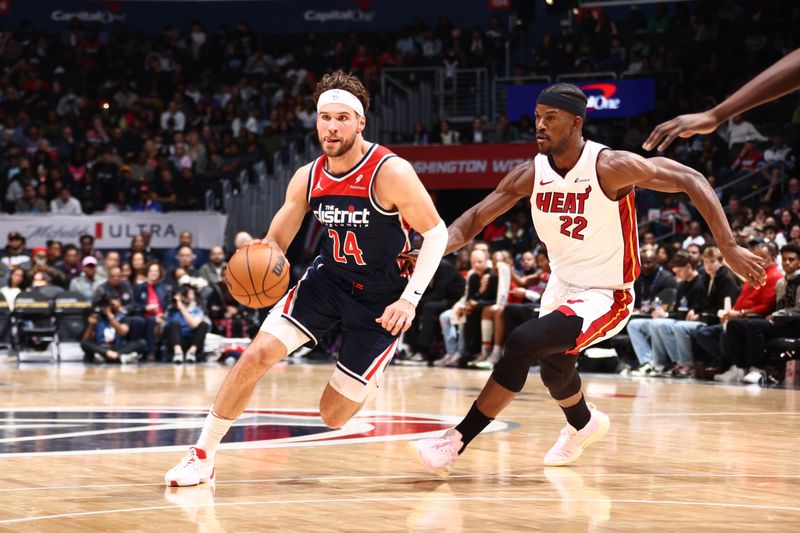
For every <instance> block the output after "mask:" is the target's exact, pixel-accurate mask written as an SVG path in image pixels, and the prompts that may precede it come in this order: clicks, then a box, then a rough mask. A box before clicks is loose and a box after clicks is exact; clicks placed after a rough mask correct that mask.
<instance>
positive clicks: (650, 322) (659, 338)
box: [628, 250, 705, 377]
mask: <svg viewBox="0 0 800 533" xmlns="http://www.w3.org/2000/svg"><path fill="white" fill-rule="evenodd" d="M671 266H672V272H673V273H674V274H675V277H676V278H677V279H678V281H679V283H678V287H677V291H676V296H675V302H676V304H677V305H674V306H670V307H672V309H675V308H677V310H678V311H679V312H686V313H687V316H689V317H691V318H694V317H695V316H699V315H700V313H701V310H702V307H703V297H704V295H705V292H704V290H703V277H702V276H701V275H700V273H699V272H697V268H696V267H695V264H694V262H692V259H691V257H690V256H689V253H688V252H686V251H685V250H680V251H678V252H677V253H676V254H675V256H674V257H673V258H672V263H671ZM690 311H691V313H692V314H691V315H689V312H690ZM650 316H651V318H646V319H641V318H636V319H633V320H631V321H630V322H628V335H629V336H630V339H631V344H632V345H633V351H634V352H635V353H636V358H637V359H638V360H639V369H638V370H634V371H633V372H632V375H634V376H649V375H653V374H660V373H665V374H666V375H673V376H676V377H686V376H689V375H691V373H692V368H693V360H692V359H691V351H689V352H688V353H686V352H682V351H678V350H675V351H670V350H669V349H668V348H672V347H674V346H675V334H674V331H675V328H676V324H677V321H676V320H675V319H673V318H669V313H668V311H667V310H666V309H664V307H663V306H660V305H658V306H654V307H653V310H652V312H651V314H650ZM670 359H672V361H674V365H673V366H672V367H671V368H670V367H669V360H670Z"/></svg>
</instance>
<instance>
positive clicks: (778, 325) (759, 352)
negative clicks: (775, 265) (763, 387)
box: [720, 244, 800, 383]
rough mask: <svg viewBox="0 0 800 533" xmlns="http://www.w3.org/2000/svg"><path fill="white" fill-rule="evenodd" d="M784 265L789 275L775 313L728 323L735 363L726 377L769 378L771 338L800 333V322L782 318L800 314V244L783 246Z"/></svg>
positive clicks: (777, 297) (778, 287) (750, 380)
mask: <svg viewBox="0 0 800 533" xmlns="http://www.w3.org/2000/svg"><path fill="white" fill-rule="evenodd" d="M781 264H782V265H783V269H784V272H786V276H785V277H784V278H783V279H780V280H779V281H778V283H777V285H776V286H775V309H776V310H775V312H774V313H772V314H770V315H768V316H767V317H766V319H762V318H732V319H731V320H730V321H729V322H728V327H727V329H726V331H725V338H726V340H727V345H726V350H727V351H728V352H729V354H730V358H731V360H732V361H733V365H731V368H730V369H729V370H728V372H726V373H725V374H723V376H727V375H728V374H730V375H731V376H734V377H736V378H738V377H739V376H742V378H741V379H742V381H744V382H745V383H763V382H764V381H765V380H766V373H765V372H764V370H763V368H764V353H765V351H766V343H767V341H769V340H770V339H774V338H777V337H789V336H794V335H795V334H796V333H797V326H798V323H800V322H794V323H792V324H789V323H787V322H785V321H784V322H783V323H782V322H780V320H781V319H782V318H784V317H800V290H798V289H800V247H798V246H796V245H793V244H790V245H786V246H784V247H783V248H781ZM748 369H749V370H748ZM720 379H721V380H723V378H720ZM725 380H726V381H727V379H725Z"/></svg>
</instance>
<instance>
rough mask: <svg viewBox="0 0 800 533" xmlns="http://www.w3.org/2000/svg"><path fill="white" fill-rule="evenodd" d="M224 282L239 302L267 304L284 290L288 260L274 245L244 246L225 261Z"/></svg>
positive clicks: (255, 304)
mask: <svg viewBox="0 0 800 533" xmlns="http://www.w3.org/2000/svg"><path fill="white" fill-rule="evenodd" d="M225 284H226V285H227V286H228V290H229V291H230V293H231V296H233V297H234V298H235V299H236V301H237V302H239V303H240V304H242V305H245V306H247V307H252V308H254V309H260V308H262V307H269V306H271V305H273V304H274V303H275V302H277V301H278V300H280V299H281V298H282V297H283V295H284V294H286V289H287V288H288V287H289V261H287V260H286V257H285V256H284V255H283V254H282V253H281V252H280V250H278V249H277V248H275V247H273V246H267V245H266V244H251V245H249V246H243V247H241V248H239V249H238V250H236V253H235V254H233V257H231V260H230V261H229V262H228V268H227V270H226V271H225Z"/></svg>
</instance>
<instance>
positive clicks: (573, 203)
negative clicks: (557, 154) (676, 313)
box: [531, 141, 639, 289]
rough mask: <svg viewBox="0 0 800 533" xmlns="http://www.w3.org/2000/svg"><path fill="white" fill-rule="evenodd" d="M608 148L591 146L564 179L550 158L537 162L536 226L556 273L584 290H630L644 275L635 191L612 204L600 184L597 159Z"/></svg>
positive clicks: (540, 157) (540, 156) (533, 202)
mask: <svg viewBox="0 0 800 533" xmlns="http://www.w3.org/2000/svg"><path fill="white" fill-rule="evenodd" d="M606 148H607V147H606V146H603V145H602V144H599V143H596V142H592V141H586V144H585V145H584V147H583V153H581V156H580V158H579V159H578V163H577V164H576V165H575V166H574V167H573V168H572V169H571V170H570V171H569V172H568V173H567V175H566V176H564V177H561V175H560V174H559V173H558V172H556V171H555V170H554V169H553V168H552V167H551V166H550V161H549V160H548V157H547V156H546V155H543V154H538V155H537V156H536V157H535V158H534V160H533V162H534V169H535V172H536V174H535V176H534V178H535V181H534V183H533V194H532V196H531V213H532V215H533V225H534V227H535V228H536V233H537V234H538V236H539V238H540V239H541V240H542V241H543V242H544V243H545V245H546V246H547V253H548V256H549V257H550V268H551V269H552V271H553V273H554V274H556V275H557V276H558V278H559V279H561V280H562V281H565V282H566V283H569V284H571V285H576V286H578V287H596V288H614V289H616V288H624V287H629V286H630V285H631V284H632V283H633V281H634V280H635V279H636V277H637V276H638V275H639V239H638V235H637V231H636V209H635V208H634V203H633V199H634V192H633V190H631V192H630V193H629V194H628V195H626V196H625V197H624V198H622V199H621V200H619V201H613V200H609V199H608V197H607V196H606V195H605V194H604V193H603V191H602V189H601V188H600V183H599V182H598V180H597V168H596V164H597V156H598V155H599V154H600V152H601V151H602V150H605V149H606Z"/></svg>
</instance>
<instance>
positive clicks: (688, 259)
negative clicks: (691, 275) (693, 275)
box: [669, 250, 697, 268]
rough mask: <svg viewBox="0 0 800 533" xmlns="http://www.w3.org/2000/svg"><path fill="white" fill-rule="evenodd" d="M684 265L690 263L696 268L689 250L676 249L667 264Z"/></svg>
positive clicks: (671, 265)
mask: <svg viewBox="0 0 800 533" xmlns="http://www.w3.org/2000/svg"><path fill="white" fill-rule="evenodd" d="M686 265H691V266H692V268H697V267H696V265H695V264H694V261H692V256H690V255H689V252H687V251H686V250H678V251H677V252H675V255H673V256H672V260H670V263H669V266H670V267H685V266H686Z"/></svg>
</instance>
